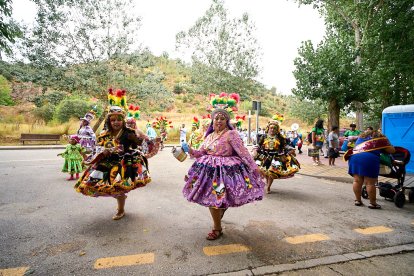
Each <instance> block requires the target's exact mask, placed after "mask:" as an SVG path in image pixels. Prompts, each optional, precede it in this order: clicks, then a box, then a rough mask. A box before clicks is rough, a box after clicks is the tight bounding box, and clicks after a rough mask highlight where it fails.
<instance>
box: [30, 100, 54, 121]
mask: <svg viewBox="0 0 414 276" xmlns="http://www.w3.org/2000/svg"><path fill="white" fill-rule="evenodd" d="M55 111H56V107H55V106H54V105H51V104H45V105H43V106H41V107H37V108H36V109H35V110H34V114H35V116H36V117H38V118H40V119H42V120H43V121H45V122H50V121H52V120H53V115H54V114H55Z"/></svg>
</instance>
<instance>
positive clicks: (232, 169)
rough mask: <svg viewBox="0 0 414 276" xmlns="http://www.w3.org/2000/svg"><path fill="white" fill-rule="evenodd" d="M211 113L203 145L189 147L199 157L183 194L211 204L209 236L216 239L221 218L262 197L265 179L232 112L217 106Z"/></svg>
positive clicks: (198, 201) (189, 198)
mask: <svg viewBox="0 0 414 276" xmlns="http://www.w3.org/2000/svg"><path fill="white" fill-rule="evenodd" d="M211 117H212V121H211V123H210V127H209V128H208V130H207V132H206V135H205V140H204V142H203V144H202V145H201V147H200V149H198V150H195V149H192V148H190V149H189V152H190V155H191V156H193V157H196V158H197V159H196V161H195V162H194V164H193V165H192V166H191V168H190V170H189V171H188V175H187V176H186V178H185V179H186V183H185V186H184V189H183V194H184V196H185V198H186V199H187V200H188V201H191V202H195V203H198V204H200V205H203V206H206V207H209V209H210V214H211V217H212V219H213V229H212V230H211V232H210V233H208V235H207V237H206V238H207V239H208V240H215V239H217V238H219V237H220V236H221V235H222V227H221V219H222V217H223V215H224V212H225V211H226V210H227V208H228V207H238V206H241V205H244V204H246V203H250V202H253V201H256V200H261V199H262V198H263V193H264V186H265V183H264V182H263V180H262V179H261V175H260V170H259V168H258V166H257V165H256V164H255V162H254V160H253V158H252V157H251V155H250V154H249V152H248V150H247V149H246V148H245V147H244V145H243V141H242V140H241V139H240V137H239V135H238V133H237V131H236V130H233V127H232V126H231V125H230V122H229V121H230V115H229V113H228V112H227V111H226V110H224V109H216V110H215V111H213V113H212V116H211Z"/></svg>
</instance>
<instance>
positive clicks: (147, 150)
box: [126, 104, 160, 159]
mask: <svg viewBox="0 0 414 276" xmlns="http://www.w3.org/2000/svg"><path fill="white" fill-rule="evenodd" d="M139 109H140V108H139V106H138V105H136V106H134V105H133V104H130V105H129V106H128V113H127V119H126V126H127V127H128V128H130V129H133V130H135V133H136V135H137V136H138V137H139V138H141V139H143V141H142V144H141V146H139V147H138V148H139V150H141V152H142V153H143V154H144V156H145V157H146V158H147V159H148V158H151V157H153V156H154V155H156V154H157V153H158V150H159V147H160V138H154V139H150V137H148V136H147V135H146V134H145V133H144V132H142V131H141V130H140V129H139V128H138V127H137V120H139V118H140V110H139Z"/></svg>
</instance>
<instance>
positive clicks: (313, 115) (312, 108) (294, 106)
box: [287, 96, 328, 125]
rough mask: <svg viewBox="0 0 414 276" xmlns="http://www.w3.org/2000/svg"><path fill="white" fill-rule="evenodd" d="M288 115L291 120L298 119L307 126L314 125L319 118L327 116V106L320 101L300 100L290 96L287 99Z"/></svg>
mask: <svg viewBox="0 0 414 276" xmlns="http://www.w3.org/2000/svg"><path fill="white" fill-rule="evenodd" d="M287 100H288V103H289V110H288V113H289V115H290V116H292V117H293V118H298V119H300V120H301V121H303V122H305V123H306V124H308V125H314V124H315V121H316V120H317V119H319V118H326V117H327V115H328V105H327V104H326V102H325V101H323V100H321V99H316V100H313V101H310V100H301V99H300V98H298V97H294V96H291V97H289V98H288V99H287Z"/></svg>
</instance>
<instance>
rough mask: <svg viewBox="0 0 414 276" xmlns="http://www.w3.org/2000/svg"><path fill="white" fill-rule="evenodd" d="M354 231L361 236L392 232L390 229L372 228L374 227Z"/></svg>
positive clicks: (383, 227) (382, 227)
mask: <svg viewBox="0 0 414 276" xmlns="http://www.w3.org/2000/svg"><path fill="white" fill-rule="evenodd" d="M354 231H356V232H358V233H360V234H363V235H372V234H381V233H388V232H392V231H394V230H392V229H391V228H388V227H385V226H374V227H367V228H357V229H354Z"/></svg>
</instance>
